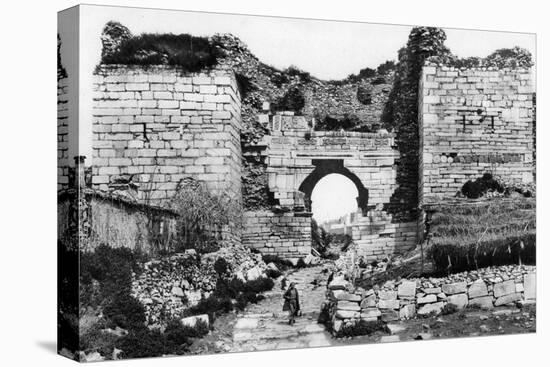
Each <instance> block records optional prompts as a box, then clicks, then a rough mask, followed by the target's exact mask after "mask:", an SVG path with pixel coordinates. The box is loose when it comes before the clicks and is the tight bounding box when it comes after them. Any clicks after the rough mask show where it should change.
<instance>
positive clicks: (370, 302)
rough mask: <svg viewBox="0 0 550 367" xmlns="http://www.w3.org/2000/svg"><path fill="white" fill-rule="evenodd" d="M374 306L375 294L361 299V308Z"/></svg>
mask: <svg viewBox="0 0 550 367" xmlns="http://www.w3.org/2000/svg"><path fill="white" fill-rule="evenodd" d="M375 306H376V296H375V295H374V294H373V295H370V296H368V297H367V298H365V299H363V300H362V301H361V308H367V307H375Z"/></svg>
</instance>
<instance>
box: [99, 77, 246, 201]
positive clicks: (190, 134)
mask: <svg viewBox="0 0 550 367" xmlns="http://www.w3.org/2000/svg"><path fill="white" fill-rule="evenodd" d="M94 91H95V94H94V105H93V161H92V162H93V163H92V167H93V179H92V187H93V188H97V189H100V190H103V191H114V190H118V189H120V188H123V189H124V188H126V187H133V188H135V189H136V192H135V195H136V196H137V198H138V199H139V200H145V201H149V202H153V203H162V202H164V201H166V200H167V199H169V198H170V197H172V195H173V194H174V192H175V190H176V187H177V185H178V183H179V182H180V181H181V180H182V179H183V178H185V177H192V178H194V179H196V180H198V181H202V182H205V183H206V185H207V186H208V188H209V189H210V190H212V191H213V192H215V193H220V192H228V193H230V194H232V195H233V196H234V197H236V198H238V197H240V190H241V187H240V183H241V179H240V177H241V145H240V108H241V104H240V97H239V91H238V88H237V84H236V80H235V77H234V75H233V73H232V72H230V71H223V70H221V71H212V72H210V73H195V74H189V73H187V74H185V73H182V72H181V71H180V70H178V69H175V68H170V67H148V68H146V69H145V68H139V67H128V66H109V67H107V66H102V67H100V68H99V69H98V70H97V72H96V75H95V82H94Z"/></svg>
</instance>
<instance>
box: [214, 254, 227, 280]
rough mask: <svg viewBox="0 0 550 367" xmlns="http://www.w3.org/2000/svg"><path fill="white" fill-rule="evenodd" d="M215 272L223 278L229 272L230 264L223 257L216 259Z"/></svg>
mask: <svg viewBox="0 0 550 367" xmlns="http://www.w3.org/2000/svg"><path fill="white" fill-rule="evenodd" d="M214 270H215V271H216V273H217V274H218V275H219V276H222V275H224V274H225V273H227V271H228V270H229V264H228V263H227V261H226V260H225V259H224V258H223V257H219V258H218V259H216V262H214Z"/></svg>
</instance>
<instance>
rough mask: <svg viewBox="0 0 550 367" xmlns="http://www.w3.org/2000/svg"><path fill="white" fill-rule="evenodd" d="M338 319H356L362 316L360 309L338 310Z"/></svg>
mask: <svg viewBox="0 0 550 367" xmlns="http://www.w3.org/2000/svg"><path fill="white" fill-rule="evenodd" d="M335 316H336V318H338V319H355V318H359V317H360V316H361V313H360V312H358V311H347V310H337V311H336V314H335Z"/></svg>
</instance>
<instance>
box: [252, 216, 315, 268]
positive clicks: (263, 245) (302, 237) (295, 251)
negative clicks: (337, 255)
mask: <svg viewBox="0 0 550 367" xmlns="http://www.w3.org/2000/svg"><path fill="white" fill-rule="evenodd" d="M243 224H244V225H243V234H242V243H243V245H246V246H248V247H250V248H254V249H257V250H259V251H261V253H262V254H271V255H277V256H280V257H282V258H301V257H304V256H307V255H308V254H310V253H311V213H306V212H302V213H300V212H298V213H295V212H285V213H274V212H273V211H271V210H257V211H246V212H244V214H243Z"/></svg>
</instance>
